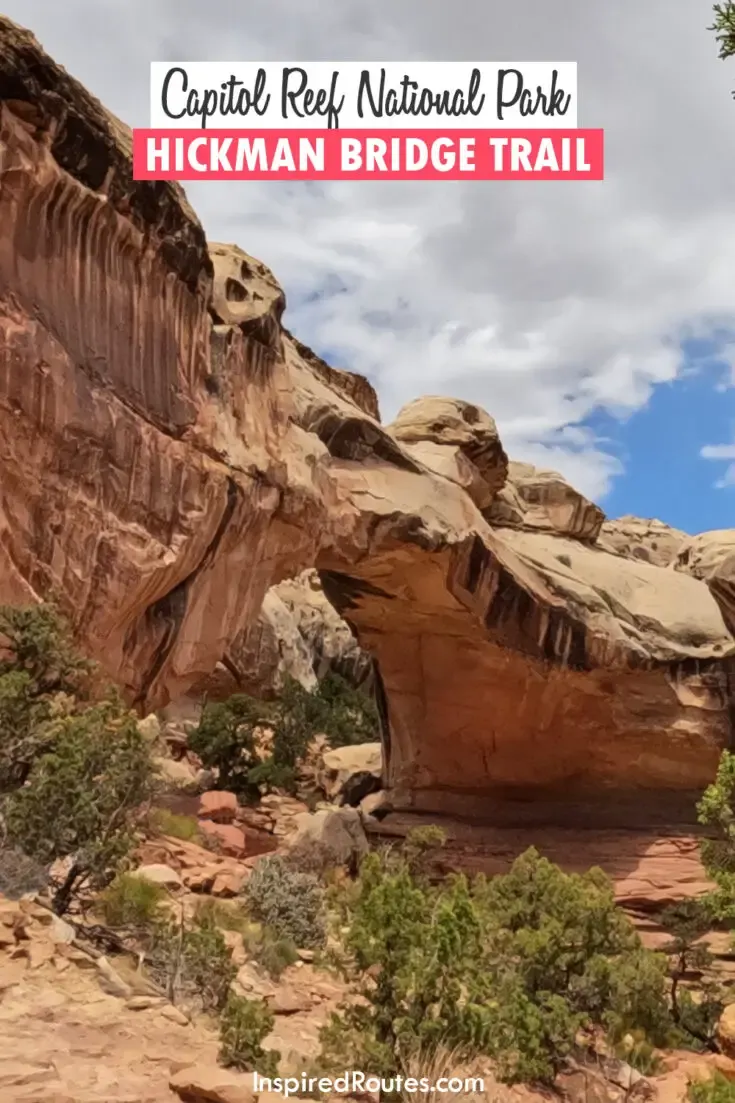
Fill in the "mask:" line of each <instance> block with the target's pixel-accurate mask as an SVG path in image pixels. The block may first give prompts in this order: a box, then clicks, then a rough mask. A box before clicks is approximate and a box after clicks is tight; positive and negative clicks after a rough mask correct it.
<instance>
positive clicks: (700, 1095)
mask: <svg viewBox="0 0 735 1103" xmlns="http://www.w3.org/2000/svg"><path fill="white" fill-rule="evenodd" d="M687 1095H688V1096H689V1099H690V1100H691V1103H735V1082H733V1081H732V1080H728V1078H727V1077H726V1076H723V1074H722V1073H721V1072H718V1071H716V1072H715V1074H714V1076H712V1077H711V1079H709V1080H694V1081H692V1082H691V1083H690V1084H689V1087H688V1089H687Z"/></svg>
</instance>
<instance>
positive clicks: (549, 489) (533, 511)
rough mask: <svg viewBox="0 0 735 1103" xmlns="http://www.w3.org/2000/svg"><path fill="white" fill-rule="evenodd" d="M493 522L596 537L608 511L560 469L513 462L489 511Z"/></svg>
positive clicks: (580, 538)
mask: <svg viewBox="0 0 735 1103" xmlns="http://www.w3.org/2000/svg"><path fill="white" fill-rule="evenodd" d="M486 516H487V519H488V521H490V523H491V524H493V525H499V526H504V527H507V528H519V529H530V530H531V531H534V530H541V531H543V532H554V533H556V534H557V535H559V536H571V537H574V538H576V539H577V540H590V541H594V540H595V539H596V538H597V536H598V534H599V532H600V527H601V525H602V522H603V521H604V519H605V514H604V513H603V512H602V510H601V509H600V507H599V506H596V505H594V503H593V502H590V501H589V500H588V499H587V498H585V497H584V495H582V494H580V493H579V491H578V490H575V489H574V487H571V486H570V485H569V483H568V482H567V481H566V479H564V478H563V477H562V476H561V475H560V474H559V473H558V472H556V471H546V470H543V469H541V468H538V467H533V466H532V465H531V464H530V463H514V462H511V463H510V465H509V469H508V480H507V482H506V484H505V486H503V487H502V489H501V490H500V491H499V492H498V494H497V496H496V498H495V500H494V501H493V503H492V504H491V506H490V508H489V511H488V513H487V514H486Z"/></svg>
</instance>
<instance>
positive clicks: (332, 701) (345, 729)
mask: <svg viewBox="0 0 735 1103" xmlns="http://www.w3.org/2000/svg"><path fill="white" fill-rule="evenodd" d="M317 696H318V698H319V700H320V701H321V703H322V706H323V707H322V713H321V717H320V723H319V730H315V731H314V734H315V735H317V734H319V733H320V732H323V733H324V735H326V736H327V739H328V740H329V743H330V745H331V746H332V747H346V746H352V745H354V744H356V743H375V742H377V741H378V740H379V739H380V720H379V717H378V710H377V708H376V705H375V701H374V700H373V699H372V697H368V696H367V694H365V693H364V692H363V691H362V690H359V689H355V687H354V686H351V685H350V683H349V682H347V681H345V679H344V678H342V677H341V676H340V675H339V674H334V673H330V674H327V676H326V678H323V679H322V681H321V682H320V683H319V686H318V688H317Z"/></svg>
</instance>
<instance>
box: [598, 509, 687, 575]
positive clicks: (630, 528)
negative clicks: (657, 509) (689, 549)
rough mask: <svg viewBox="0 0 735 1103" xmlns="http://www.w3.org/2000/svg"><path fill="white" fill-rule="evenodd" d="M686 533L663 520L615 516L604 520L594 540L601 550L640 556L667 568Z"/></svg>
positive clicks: (635, 556)
mask: <svg viewBox="0 0 735 1103" xmlns="http://www.w3.org/2000/svg"><path fill="white" fill-rule="evenodd" d="M687 539H688V537H687V534H686V533H685V532H681V530H680V529H674V528H671V526H670V525H667V524H665V523H664V522H663V521H657V520H655V519H648V518H644V517H630V516H626V517H617V518H616V519H615V520H614V521H605V522H604V524H603V525H602V528H601V530H600V536H599V540H598V543H599V545H600V547H604V548H605V550H606V551H607V550H609V551H614V552H617V553H618V554H619V555H624V556H626V558H628V559H640V560H641V561H642V562H643V563H653V564H654V566H656V567H668V566H669V565H670V564H671V563H673V562H674V559H675V557H676V554H677V552H678V551H679V548H680V547H681V545H682V544H683V543H684V541H685V540H687Z"/></svg>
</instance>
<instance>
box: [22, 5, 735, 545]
mask: <svg viewBox="0 0 735 1103" xmlns="http://www.w3.org/2000/svg"><path fill="white" fill-rule="evenodd" d="M2 7H3V10H4V12H5V14H7V15H9V16H10V17H11V18H13V19H16V20H17V21H18V22H19V23H22V24H24V25H26V26H28V27H29V28H30V29H31V30H33V31H34V33H35V34H36V35H37V37H38V38H39V39H40V40H41V42H42V43H43V45H44V46H45V48H46V49H47V50H48V51H49V53H51V54H52V55H54V56H55V57H56V58H57V60H59V61H60V62H61V63H62V64H64V65H65V66H66V68H67V69H68V70H69V71H70V72H72V73H73V74H74V75H75V76H76V77H78V78H79V79H81V80H82V81H84V83H86V84H87V86H88V87H89V88H90V89H91V90H92V91H93V92H94V93H95V94H96V95H97V96H99V97H100V98H101V99H103V100H104V101H105V102H106V104H107V105H108V106H109V107H110V108H111V109H112V110H113V111H114V112H115V113H116V114H118V115H119V116H121V117H122V118H123V119H125V120H126V121H127V122H129V123H130V124H131V125H141V126H145V125H147V124H148V64H149V62H150V61H152V60H158V61H164V60H192V61H193V60H240V61H259V60H273V61H279V60H287V61H291V60H305V61H306V60H330V61H331V60H365V61H382V60H389V59H392V60H396V61H404V60H406V61H408V60H417V59H427V60H438V61H442V60H487V61H498V62H503V61H513V60H516V61H517V60H519V59H520V60H528V61H533V60H540V61H577V62H578V64H579V114H578V119H579V125H581V126H593V127H597V126H602V127H604V128H605V131H606V172H607V179H606V180H605V181H603V182H584V183H581V184H579V183H569V182H548V183H547V182H538V181H537V182H531V181H519V182H487V183H483V182H467V183H464V182H462V183H456V182H441V183H433V182H425V183H419V182H416V183H402V182H375V183H372V182H370V183H361V182H358V183H350V182H339V183H331V184H329V183H327V184H324V185H314V184H288V183H286V182H271V183H221V182H212V183H198V184H192V185H190V186H189V188H188V191H189V195H190V197H191V199H192V201H193V203H194V205H195V207H196V208H197V210H198V212H199V214H200V217H201V218H202V221H203V223H204V226H205V228H206V230H207V233H208V235H209V237H210V238H212V239H214V240H223V241H233V242H236V243H238V244H240V245H242V246H243V248H245V249H246V250H247V251H248V252H250V253H254V254H255V255H256V256H259V257H260V258H262V259H263V260H264V261H266V263H268V264H269V265H270V266H271V267H272V268H273V269H274V271H275V272H276V275H277V276H278V277H279V279H280V280H281V282H282V283H283V285H284V287H285V289H286V293H287V296H288V303H289V305H288V312H287V315H286V323H287V325H288V326H289V327H290V328H291V329H292V330H294V331H295V332H296V333H297V334H298V336H299V337H301V339H302V340H305V341H306V342H307V343H309V344H311V345H312V346H313V347H314V348H315V349H317V350H318V351H319V352H321V353H322V354H323V355H325V356H326V357H327V359H329V360H330V361H331V362H332V363H334V364H336V365H338V366H343V367H347V368H351V369H353V370H356V371H360V372H363V373H365V374H367V375H368V376H370V378H371V379H372V380H373V382H374V383H375V385H376V386H377V388H378V391H379V394H380V399H381V406H382V411H383V419H384V420H385V421H388V420H390V419H391V417H392V416H393V415H394V414H395V413H396V411H397V410H398V408H399V407H400V406H401V405H402V404H403V403H404V402H406V401H408V400H409V399H410V398H412V397H415V396H416V395H417V394H420V393H434V394H442V393H444V394H452V395H457V396H459V397H462V398H465V399H469V400H472V401H474V402H478V403H480V404H481V405H483V406H484V407H485V408H486V409H487V410H488V411H489V412H490V413H491V414H492V415H493V416H494V417H495V418H496V420H497V422H498V425H499V428H500V431H501V435H502V438H503V441H504V443H505V445H506V448H507V450H508V451H509V453H510V454H511V455H512V456H513V457H514V458H518V459H526V460H530V461H532V462H535V463H537V464H540V465H542V466H546V467H554V468H556V469H557V470H560V471H562V472H563V473H564V474H565V475H566V476H567V477H568V478H569V479H570V480H571V481H572V482H574V483H575V485H577V486H578V487H579V488H580V489H581V490H584V491H585V492H586V493H588V494H590V495H591V496H593V497H595V498H596V499H597V500H598V501H600V502H601V504H602V505H603V506H604V508H605V509H606V510H607V512H608V514H609V515H610V516H616V515H619V514H621V513H636V514H639V515H642V516H655V517H660V518H661V519H663V520H666V521H668V522H669V523H671V524H675V525H678V526H680V527H682V528H684V529H686V530H688V531H690V532H697V531H700V530H702V529H705V528H725V527H731V526H732V525H733V524H735V100H733V99H732V97H731V94H730V93H731V88H732V87H735V62H732V63H725V62H722V61H719V60H718V58H717V44H716V42H715V39H714V36H713V34H712V33H711V32H709V31H708V30H707V28H708V26H709V24H710V23H711V22H712V5H711V3H710V2H708V0H674V2H672V0H645V3H644V2H642V0H616V2H615V3H614V4H602V3H599V2H597V3H590V2H589V0H555V2H554V3H549V2H548V0H456V2H455V3H447V2H446V0H371V2H370V3H364V2H360V3H357V2H356V0H318V3H317V2H316V0H267V3H266V2H264V3H258V4H255V3H247V2H246V0H207V2H206V3H203V2H201V0H64V2H63V3H59V2H58V0H4V3H3V4H2Z"/></svg>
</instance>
